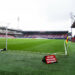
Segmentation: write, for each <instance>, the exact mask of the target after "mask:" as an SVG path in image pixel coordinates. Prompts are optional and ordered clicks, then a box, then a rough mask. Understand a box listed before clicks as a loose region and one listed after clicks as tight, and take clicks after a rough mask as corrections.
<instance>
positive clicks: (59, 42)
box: [0, 24, 75, 75]
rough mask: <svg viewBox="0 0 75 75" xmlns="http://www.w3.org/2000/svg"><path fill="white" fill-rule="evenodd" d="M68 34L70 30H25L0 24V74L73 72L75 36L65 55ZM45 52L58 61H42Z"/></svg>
mask: <svg viewBox="0 0 75 75" xmlns="http://www.w3.org/2000/svg"><path fill="white" fill-rule="evenodd" d="M73 25H74V26H75V24H73ZM73 25H72V27H73ZM7 31H8V32H7ZM6 32H7V33H6ZM68 35H70V34H69V33H68V31H57V32H56V31H45V32H41V31H22V30H14V29H6V28H5V27H0V74H1V75H41V74H42V75H50V74H52V75H54V74H55V75H58V74H61V75H66V74H68V75H70V74H74V73H75V71H74V67H73V66H74V65H75V64H74V61H75V60H74V57H75V55H74V53H75V51H74V49H75V43H74V37H73V40H72V38H69V41H68V44H67V46H68V47H67V55H65V46H64V42H65V43H66V41H65V40H66V38H67V36H68ZM46 55H55V56H56V58H57V63H54V64H45V63H44V62H42V59H43V57H44V56H46Z"/></svg>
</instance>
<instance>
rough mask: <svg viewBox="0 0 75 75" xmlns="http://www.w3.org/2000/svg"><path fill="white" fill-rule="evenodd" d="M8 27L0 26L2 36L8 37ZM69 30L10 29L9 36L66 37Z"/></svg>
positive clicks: (0, 35)
mask: <svg viewBox="0 0 75 75" xmlns="http://www.w3.org/2000/svg"><path fill="white" fill-rule="evenodd" d="M5 34H6V28H5V27H0V37H6V35H5ZM67 35H68V31H44V32H41V31H22V30H14V29H8V38H40V39H41V38H42V39H44V38H47V39H66V37H67Z"/></svg>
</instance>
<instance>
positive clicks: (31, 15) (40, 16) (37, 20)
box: [0, 0, 75, 31]
mask: <svg viewBox="0 0 75 75" xmlns="http://www.w3.org/2000/svg"><path fill="white" fill-rule="evenodd" d="M71 12H73V14H75V0H0V26H6V25H8V27H9V28H14V29H21V30H27V31H28V30H29V31H58V30H60V31H62V30H69V31H70V26H71V19H70V14H71ZM18 17H19V22H18Z"/></svg>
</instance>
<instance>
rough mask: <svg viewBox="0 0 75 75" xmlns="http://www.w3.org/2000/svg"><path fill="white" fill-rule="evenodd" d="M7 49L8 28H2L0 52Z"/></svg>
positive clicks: (0, 32) (0, 31)
mask: <svg viewBox="0 0 75 75" xmlns="http://www.w3.org/2000/svg"><path fill="white" fill-rule="evenodd" d="M5 49H6V28H5V27H0V51H1V50H5Z"/></svg>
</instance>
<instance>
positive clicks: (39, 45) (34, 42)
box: [8, 39, 64, 53]
mask: <svg viewBox="0 0 75 75" xmlns="http://www.w3.org/2000/svg"><path fill="white" fill-rule="evenodd" d="M63 42H64V40H56V39H8V49H9V50H25V51H33V52H43V53H44V52H46V53H47V52H53V53H54V52H64V46H63Z"/></svg>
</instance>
